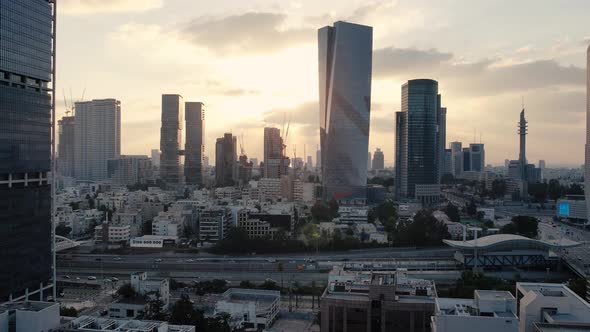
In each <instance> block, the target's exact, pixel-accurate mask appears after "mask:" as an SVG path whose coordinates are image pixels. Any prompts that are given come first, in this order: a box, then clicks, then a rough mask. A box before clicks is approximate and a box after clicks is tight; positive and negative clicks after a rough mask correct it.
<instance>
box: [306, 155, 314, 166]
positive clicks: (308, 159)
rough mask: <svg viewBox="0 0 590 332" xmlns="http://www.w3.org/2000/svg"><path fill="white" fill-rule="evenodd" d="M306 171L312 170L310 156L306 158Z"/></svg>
mask: <svg viewBox="0 0 590 332" xmlns="http://www.w3.org/2000/svg"><path fill="white" fill-rule="evenodd" d="M305 166H306V167H307V169H311V168H313V162H312V160H311V156H307V165H305Z"/></svg>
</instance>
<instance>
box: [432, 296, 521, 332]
mask: <svg viewBox="0 0 590 332" xmlns="http://www.w3.org/2000/svg"><path fill="white" fill-rule="evenodd" d="M431 324H432V332H472V331H479V332H497V331H502V332H518V317H517V311H516V299H515V298H514V296H513V295H512V294H511V293H510V292H506V291H486V290H476V291H475V292H474V298H473V299H457V298H437V299H436V307H435V311H434V316H432V323H431Z"/></svg>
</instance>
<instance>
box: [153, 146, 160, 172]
mask: <svg viewBox="0 0 590 332" xmlns="http://www.w3.org/2000/svg"><path fill="white" fill-rule="evenodd" d="M160 155H161V154H160V150H158V149H152V155H151V156H152V165H153V166H154V167H157V168H159V167H160Z"/></svg>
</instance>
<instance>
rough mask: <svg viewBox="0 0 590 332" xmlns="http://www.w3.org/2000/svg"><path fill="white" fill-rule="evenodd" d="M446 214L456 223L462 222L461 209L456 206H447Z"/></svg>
mask: <svg viewBox="0 0 590 332" xmlns="http://www.w3.org/2000/svg"><path fill="white" fill-rule="evenodd" d="M445 213H446V214H447V216H448V217H449V219H451V220H452V221H454V222H461V216H460V215H459V208H458V207H457V206H455V205H454V204H453V203H450V202H449V204H447V206H446V208H445Z"/></svg>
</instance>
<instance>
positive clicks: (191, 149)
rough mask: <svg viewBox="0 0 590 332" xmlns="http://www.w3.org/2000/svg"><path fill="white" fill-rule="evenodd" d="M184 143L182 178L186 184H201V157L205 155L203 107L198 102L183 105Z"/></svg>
mask: <svg viewBox="0 0 590 332" xmlns="http://www.w3.org/2000/svg"><path fill="white" fill-rule="evenodd" d="M184 105H185V106H184V112H185V115H184V118H185V120H186V143H185V148H184V177H185V182H186V184H189V185H202V184H203V155H204V153H205V106H204V104H203V103H200V102H186V103H185V104H184Z"/></svg>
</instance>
